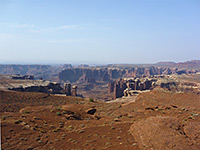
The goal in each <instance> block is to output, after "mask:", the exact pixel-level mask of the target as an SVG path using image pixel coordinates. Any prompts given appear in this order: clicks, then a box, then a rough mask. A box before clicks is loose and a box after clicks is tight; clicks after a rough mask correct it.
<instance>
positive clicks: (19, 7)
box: [0, 0, 200, 63]
mask: <svg viewBox="0 0 200 150" xmlns="http://www.w3.org/2000/svg"><path fill="white" fill-rule="evenodd" d="M192 59H200V0H0V63H9V62H10V63H75V62H77V63H155V62H158V61H186V60H192Z"/></svg>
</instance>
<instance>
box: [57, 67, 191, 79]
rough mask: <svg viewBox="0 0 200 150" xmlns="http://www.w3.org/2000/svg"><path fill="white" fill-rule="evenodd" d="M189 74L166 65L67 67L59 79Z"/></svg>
mask: <svg viewBox="0 0 200 150" xmlns="http://www.w3.org/2000/svg"><path fill="white" fill-rule="evenodd" d="M182 73H185V74H188V73H193V72H192V71H186V70H180V69H177V68H166V67H146V68H145V67H143V68H129V69H117V68H71V69H65V70H63V71H61V72H60V73H59V75H58V76H59V79H60V80H63V81H70V82H76V81H82V82H95V81H105V82H108V81H111V80H114V79H118V78H121V77H141V76H151V75H162V74H164V75H170V74H182Z"/></svg>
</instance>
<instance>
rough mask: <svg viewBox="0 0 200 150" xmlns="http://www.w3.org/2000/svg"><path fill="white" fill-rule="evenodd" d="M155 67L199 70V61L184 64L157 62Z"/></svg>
mask: <svg viewBox="0 0 200 150" xmlns="http://www.w3.org/2000/svg"><path fill="white" fill-rule="evenodd" d="M155 65H157V66H162V67H164V66H165V67H177V68H190V69H200V60H191V61H186V62H178V63H175V62H158V63H156V64H155Z"/></svg>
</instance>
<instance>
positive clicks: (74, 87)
mask: <svg viewBox="0 0 200 150" xmlns="http://www.w3.org/2000/svg"><path fill="white" fill-rule="evenodd" d="M72 96H77V86H76V85H73V86H72Z"/></svg>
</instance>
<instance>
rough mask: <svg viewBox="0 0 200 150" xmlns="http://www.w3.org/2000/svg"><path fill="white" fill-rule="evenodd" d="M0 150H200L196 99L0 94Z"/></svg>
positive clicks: (199, 99)
mask: <svg viewBox="0 0 200 150" xmlns="http://www.w3.org/2000/svg"><path fill="white" fill-rule="evenodd" d="M0 102H1V107H0V114H1V132H2V133H1V139H2V143H1V144H2V145H1V146H2V150H3V149H4V150H11V149H16V150H17V149H19V150H32V149H34V150H36V149H38V150H39V149H48V150H49V149H55V150H62V149H63V150H84V149H85V150H100V149H113V150H118V149H126V150H134V149H135V150H140V149H141V150H142V149H156V150H157V149H194V150H198V149H200V118H199V115H200V109H199V108H200V94H198V93H173V92H169V91H164V90H161V89H154V90H153V91H150V92H145V93H142V94H140V95H139V96H138V97H137V98H136V100H135V102H128V103H125V102H123V103H122V102H116V103H102V102H98V101H92V100H90V99H84V98H77V97H71V96H55V95H48V94H43V93H33V92H31V93H29V92H14V91H1V92H0Z"/></svg>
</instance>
